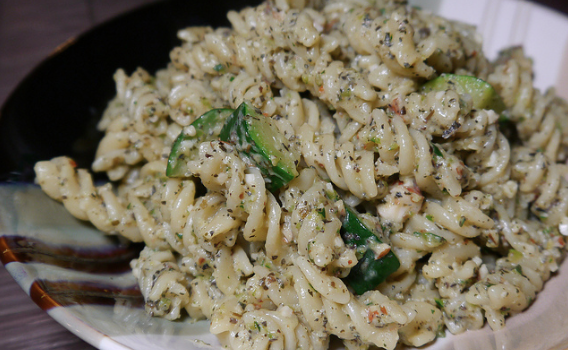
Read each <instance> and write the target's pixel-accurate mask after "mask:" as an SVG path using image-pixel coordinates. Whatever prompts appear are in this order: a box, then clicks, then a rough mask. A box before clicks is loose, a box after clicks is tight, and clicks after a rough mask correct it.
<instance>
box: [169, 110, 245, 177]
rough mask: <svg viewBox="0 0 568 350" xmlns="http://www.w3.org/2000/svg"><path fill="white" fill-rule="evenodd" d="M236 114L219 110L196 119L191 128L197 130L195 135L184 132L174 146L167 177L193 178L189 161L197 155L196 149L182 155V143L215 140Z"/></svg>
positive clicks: (231, 111) (193, 148)
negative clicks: (232, 115) (188, 164)
mask: <svg viewBox="0 0 568 350" xmlns="http://www.w3.org/2000/svg"><path fill="white" fill-rule="evenodd" d="M233 112H234V110H233V109H229V108H219V109H212V110H210V111H207V112H205V113H204V114H203V115H201V116H200V117H199V118H197V119H195V120H194V121H193V123H191V126H193V127H194V128H195V135H188V134H186V133H185V132H184V131H182V132H180V134H179V135H178V137H177V138H176V140H175V141H174V143H173V145H172V150H171V151H170V155H169V157H168V166H167V168H166V176H169V177H182V176H186V177H187V176H191V174H189V173H188V172H187V166H186V163H187V160H191V159H193V157H194V156H196V155H197V154H196V153H195V152H196V148H195V147H192V148H190V149H188V150H187V152H185V153H182V151H183V147H182V143H183V142H185V141H191V140H194V145H192V146H195V145H196V144H198V143H201V142H205V141H211V140H215V139H217V138H218V136H219V132H220V129H221V126H222V125H224V124H225V122H226V120H227V119H228V118H229V117H230V115H231V114H232V113H233Z"/></svg>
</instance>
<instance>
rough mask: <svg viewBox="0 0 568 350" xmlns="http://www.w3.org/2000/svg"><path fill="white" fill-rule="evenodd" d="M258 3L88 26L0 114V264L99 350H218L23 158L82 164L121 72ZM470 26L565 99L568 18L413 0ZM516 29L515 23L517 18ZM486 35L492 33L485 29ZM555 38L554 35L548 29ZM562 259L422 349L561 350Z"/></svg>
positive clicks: (130, 16)
mask: <svg viewBox="0 0 568 350" xmlns="http://www.w3.org/2000/svg"><path fill="white" fill-rule="evenodd" d="M256 3H258V1H221V0H217V1H206V2H189V1H186V0H170V1H163V2H158V3H154V4H151V5H148V6H145V7H142V8H140V9H137V10H135V11H132V12H130V13H127V14H125V15H122V16H120V17H117V18H115V19H113V20H111V21H108V22H106V23H104V24H102V25H100V26H97V27H95V28H93V29H92V30H90V31H89V32H87V33H85V34H83V35H81V36H79V37H78V38H76V39H73V40H71V41H69V42H68V43H66V45H64V46H62V47H60V48H58V49H57V51H55V52H54V53H53V54H52V55H50V56H49V57H48V58H47V59H46V60H45V61H43V62H42V63H41V64H40V65H39V66H38V67H37V68H36V69H35V70H34V71H33V72H32V73H31V74H29V75H28V76H27V77H26V78H25V79H24V80H23V81H22V82H21V84H19V85H18V87H17V88H16V89H15V90H14V92H13V93H12V94H11V96H10V97H9V98H8V100H7V101H6V103H5V105H4V106H3V107H2V109H1V110H0V155H1V157H2V159H1V161H0V252H1V255H0V257H1V259H2V262H3V264H4V266H5V267H6V269H7V270H8V271H9V273H10V274H11V275H12V276H13V277H14V279H15V280H16V281H17V282H18V284H19V285H20V286H21V287H22V288H23V290H24V291H26V293H28V294H29V296H30V298H31V299H32V300H33V301H34V302H35V303H36V304H37V305H38V306H39V307H41V308H42V309H43V310H45V311H46V312H47V313H48V314H49V315H50V316H52V317H53V318H54V319H55V320H57V321H58V322H59V323H61V324H62V325H64V326H65V327H66V328H68V329H69V330H70V331H71V332H73V333H75V334H76V335H77V336H79V337H81V338H82V339H84V340H85V341H87V342H89V343H90V344H92V345H93V346H95V347H98V348H100V349H202V348H209V349H211V348H212V349H217V348H220V347H219V343H218V341H217V339H216V337H215V336H213V335H212V334H210V333H209V323H208V322H207V321H199V322H193V321H192V320H190V319H187V318H185V319H182V320H180V321H177V322H170V321H167V320H164V319H160V318H152V317H150V316H148V315H147V314H146V313H145V312H144V310H143V299H142V297H141V295H140V291H139V289H138V285H137V282H136V280H135V278H134V277H133V276H132V274H131V272H130V267H129V262H130V260H131V259H133V258H134V257H136V256H137V254H138V252H139V251H140V249H141V246H140V245H137V244H128V243H127V242H125V241H123V240H120V239H119V238H117V237H111V236H104V235H102V234H100V233H99V232H98V231H97V230H96V229H95V228H93V227H92V226H91V225H89V224H86V223H84V222H80V221H78V220H77V219H75V218H73V217H72V216H71V215H70V214H69V213H67V211H66V210H65V209H64V208H63V206H62V205H60V204H59V203H56V202H55V201H53V200H51V199H50V198H48V197H47V196H46V195H45V194H43V192H41V190H40V188H39V187H38V186H37V185H35V184H34V183H33V179H34V174H33V165H34V164H35V162H36V161H38V160H45V159H50V158H52V157H55V156H59V155H63V154H65V155H69V156H71V157H73V158H74V159H75V160H76V161H77V163H78V166H79V167H87V168H88V167H90V164H91V162H92V160H93V157H94V152H95V149H96V145H97V142H98V140H99V139H100V137H101V136H102V135H101V134H100V133H98V132H96V131H95V125H96V122H97V121H98V119H99V118H100V116H101V114H102V111H103V110H104V108H105V107H106V104H107V102H108V100H109V99H110V98H111V97H112V96H113V95H114V93H115V91H114V82H113V80H112V75H113V73H114V72H115V70H116V69H117V68H119V67H121V68H124V69H125V70H126V71H129V72H130V71H133V70H134V69H136V68H137V67H139V66H140V67H143V68H145V69H147V70H149V71H151V72H154V71H156V70H157V69H158V68H161V67H164V66H165V65H166V63H167V62H168V59H169V52H170V50H171V49H172V48H173V47H174V46H176V45H177V44H178V43H179V41H178V39H177V37H176V32H177V30H179V29H181V28H183V27H186V26H189V25H213V26H219V25H227V24H228V22H227V21H226V17H225V13H226V12H227V11H228V10H229V9H235V8H240V7H242V6H244V5H246V4H256ZM412 3H414V5H419V6H422V7H425V8H427V9H430V10H432V11H434V12H435V13H439V14H441V15H443V16H446V17H449V18H453V19H457V20H462V21H466V22H469V23H472V24H475V25H477V26H478V28H479V29H480V31H481V32H482V34H484V35H485V37H487V38H489V39H488V40H487V41H486V42H485V43H484V46H485V49H486V52H487V53H488V55H489V56H490V57H495V56H496V54H497V52H498V49H499V48H502V47H506V46H511V45H518V44H522V45H524V46H525V51H526V52H527V53H528V55H529V56H531V57H533V59H534V62H535V71H536V72H537V76H536V85H537V87H539V88H541V89H545V88H547V87H548V86H555V87H556V89H557V91H558V93H559V94H560V95H561V96H564V97H568V79H565V78H566V77H568V69H567V68H566V67H565V65H564V64H563V62H566V61H567V59H566V55H567V54H568V53H567V52H566V51H567V50H566V47H568V46H567V45H566V44H567V43H568V19H567V18H566V17H564V16H563V15H560V14H558V13H556V12H554V11H551V10H548V9H546V8H544V7H541V6H538V5H535V4H533V3H528V2H523V1H513V0H503V1H499V2H494V1H490V0H485V1H479V2H472V1H466V0H459V1H458V0H437V1H431V0H427V1H413V2H412ZM521 24H522V25H521ZM489 33H495V34H494V35H489ZM551 33H552V34H554V36H552V35H551ZM567 289H568V262H566V261H565V262H564V263H563V264H562V266H561V267H560V270H559V272H558V273H557V274H555V275H554V276H553V277H552V279H551V280H550V281H549V282H548V283H547V284H546V286H545V288H544V290H543V291H542V292H541V293H540V294H539V295H538V297H537V300H536V301H535V303H534V304H533V305H532V306H531V307H530V308H529V309H528V310H526V311H525V312H523V313H522V314H519V315H516V316H514V317H511V318H509V319H508V322H507V326H506V328H504V329H503V330H500V331H496V332H493V331H491V330H490V329H489V327H488V326H486V327H485V328H483V329H481V330H477V331H470V332H467V333H465V334H461V335H458V336H453V335H448V336H447V337H446V338H442V339H438V340H437V341H436V342H435V343H433V344H432V345H430V346H428V347H426V349H428V350H450V349H460V350H462V349H466V350H467V349H472V350H473V349H527V350H528V349H531V350H534V349H542V350H547V349H563V348H566V347H568V332H567V331H568V321H566V320H565V317H564V315H565V314H566V313H567V312H568V297H567V295H566V293H565V292H564V291H565V290H567Z"/></svg>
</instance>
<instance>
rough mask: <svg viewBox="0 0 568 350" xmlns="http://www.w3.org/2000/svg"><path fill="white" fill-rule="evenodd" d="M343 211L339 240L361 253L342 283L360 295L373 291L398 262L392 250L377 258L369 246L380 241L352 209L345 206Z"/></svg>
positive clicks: (393, 269) (393, 270)
mask: <svg viewBox="0 0 568 350" xmlns="http://www.w3.org/2000/svg"><path fill="white" fill-rule="evenodd" d="M345 211H346V215H345V218H344V219H343V225H342V227H341V238H343V241H344V242H345V243H346V244H347V245H348V246H351V247H355V248H356V249H357V251H358V252H361V253H362V257H361V258H359V262H358V263H357V265H355V266H354V267H353V268H352V269H351V271H350V272H349V275H348V276H347V277H345V278H344V281H345V282H346V283H347V284H348V285H349V286H350V287H351V288H353V291H354V292H355V293H356V294H359V295H360V294H363V293H365V292H366V291H369V290H372V289H375V288H376V287H377V286H378V285H379V284H381V283H382V282H383V281H384V280H385V279H386V278H387V277H388V276H390V275H391V274H392V273H393V272H395V271H396V270H398V268H399V267H400V261H399V260H398V258H397V257H396V255H395V254H394V253H393V252H392V250H391V251H389V252H388V253H387V254H386V255H384V256H382V257H379V258H377V257H376V256H375V252H374V251H373V249H372V248H371V246H372V245H373V244H380V243H382V242H381V240H380V239H379V238H378V237H377V236H376V235H375V234H374V233H373V232H372V231H371V230H370V229H369V228H368V227H367V226H366V225H365V224H364V223H363V222H362V221H361V219H359V216H358V215H357V213H356V211H355V210H354V209H352V208H349V207H347V206H346V207H345Z"/></svg>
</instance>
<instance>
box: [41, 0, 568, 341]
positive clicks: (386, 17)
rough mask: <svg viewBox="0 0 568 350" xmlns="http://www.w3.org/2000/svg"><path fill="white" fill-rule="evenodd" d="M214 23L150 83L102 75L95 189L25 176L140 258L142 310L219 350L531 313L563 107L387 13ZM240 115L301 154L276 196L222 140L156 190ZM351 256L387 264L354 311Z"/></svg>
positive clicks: (563, 219) (559, 179) (559, 234)
mask: <svg viewBox="0 0 568 350" xmlns="http://www.w3.org/2000/svg"><path fill="white" fill-rule="evenodd" d="M228 18H229V20H230V22H231V24H232V28H219V29H212V28H208V27H194V28H187V29H184V30H181V31H180V32H179V38H180V39H181V40H182V44H181V45H180V46H179V47H176V48H174V49H173V50H172V52H171V63H170V64H169V65H168V66H167V68H165V69H163V70H160V71H158V72H157V73H156V75H155V76H151V75H150V74H149V73H148V72H146V71H144V70H143V69H138V70H136V71H135V72H134V73H132V74H131V75H127V74H126V73H125V72H124V71H123V70H118V72H117V73H116V74H115V77H114V78H115V81H116V88H117V95H116V97H115V98H114V99H113V100H112V101H111V102H110V103H109V105H108V108H107V110H106V111H105V113H104V115H103V118H102V120H101V121H100V123H99V129H100V130H102V131H104V132H105V136H104V138H103V139H102V140H101V143H100V145H99V148H98V151H97V153H96V157H95V160H94V162H93V165H92V168H93V170H94V171H99V172H106V173H107V174H108V177H109V179H110V180H112V181H113V182H112V183H109V184H104V185H101V186H95V185H94V184H93V180H92V178H91V175H90V174H89V173H88V172H87V171H86V170H84V169H76V167H75V164H74V162H73V160H71V159H69V158H66V157H58V158H54V159H52V160H50V161H43V162H39V163H37V165H36V167H35V170H36V175H37V181H38V183H39V184H40V185H41V187H42V188H43V190H44V191H45V192H46V193H47V194H48V195H49V196H51V197H52V198H54V199H56V200H59V201H61V202H63V204H64V205H65V207H66V208H67V209H68V210H69V211H70V212H71V213H72V214H73V215H74V216H76V217H77V218H79V219H81V220H88V221H90V222H92V223H93V225H95V226H96V227H97V228H98V229H100V230H101V231H104V232H105V233H108V234H120V235H122V236H124V237H126V238H128V239H129V240H132V241H135V242H144V243H145V245H146V247H145V248H144V250H143V251H142V252H141V254H140V257H139V258H138V259H136V260H134V261H133V262H132V264H131V265H132V269H133V273H134V275H135V276H136V277H137V278H138V280H139V284H140V289H141V292H142V294H143V296H144V298H145V301H146V309H147V311H148V312H149V313H150V314H152V315H153V316H156V317H165V318H167V319H170V320H175V319H177V318H179V317H180V316H181V315H183V314H185V313H187V314H188V315H189V316H190V317H191V318H194V319H200V318H208V319H210V320H211V332H212V333H214V334H216V335H218V336H219V339H220V340H221V341H222V342H223V343H224V344H225V345H226V346H228V347H229V348H232V349H247V350H248V349H259V350H260V349H287V350H288V349H289V350H294V349H327V348H328V346H329V342H330V336H335V337H337V338H340V339H342V340H343V342H344V344H345V347H346V348H347V349H351V350H354V349H367V348H368V347H369V346H371V345H375V346H378V347H382V348H385V349H394V348H395V346H397V344H399V343H403V344H407V345H412V346H421V345H424V344H428V343H430V342H432V341H433V340H434V339H435V338H436V337H438V336H441V335H442V334H443V333H444V330H445V329H447V330H449V331H450V332H452V333H455V334H457V333H461V332H464V331H466V330H470V329H479V328H481V327H482V326H483V325H484V323H485V319H486V320H487V322H488V323H489V325H490V326H491V327H492V328H493V329H500V328H502V327H504V326H505V317H506V316H509V315H512V314H515V313H518V312H521V311H522V310H524V309H526V308H527V307H528V306H529V305H530V304H531V302H532V301H533V300H534V299H535V297H537V293H538V292H539V291H540V290H541V289H542V288H543V286H544V282H545V281H546V280H547V279H549V278H550V276H551V274H552V273H554V272H555V271H556V270H557V269H558V265H559V263H560V261H561V260H562V258H563V257H564V252H565V243H566V238H565V236H566V235H568V218H567V213H568V182H567V180H566V178H565V174H566V173H567V170H568V168H567V167H566V165H565V163H566V156H567V150H568V141H567V140H568V125H567V123H568V117H567V113H568V105H567V104H566V102H564V101H563V100H561V99H559V98H558V97H556V96H555V94H554V91H553V90H549V91H547V92H545V93H541V92H539V91H538V90H536V89H535V88H533V85H532V68H531V64H530V59H528V58H526V57H525V56H524V54H523V51H522V49H521V48H518V47H517V48H511V49H509V50H506V51H503V52H502V53H501V55H500V57H499V58H498V59H497V60H496V61H495V62H489V61H488V60H487V59H486V58H485V57H484V55H483V53H482V51H481V43H480V40H479V37H478V35H477V33H476V32H475V31H474V30H473V28H471V27H469V26H467V25H465V24H461V23H456V22H452V21H448V20H446V19H443V18H440V17H437V16H434V15H432V14H429V13H427V12H424V11H421V10H420V9H417V8H411V7H408V6H405V5H403V4H400V3H398V2H397V1H388V0H383V1H376V2H373V5H372V6H370V5H369V4H368V3H367V2H366V1H358V0H328V1H303V0H299V1H296V0H274V1H268V2H265V3H263V4H261V5H260V6H258V7H250V8H245V9H243V10H241V11H238V12H237V11H231V12H230V13H229V14H228ZM444 73H451V74H452V75H446V76H444V75H443V74H444ZM472 76H473V77H477V78H480V79H483V80H476V79H473V80H472V78H471V77H472ZM443 77H446V78H447V77H450V78H448V79H450V80H451V79H453V80H451V84H449V85H444V83H443V79H445V78H443ZM426 82H430V83H429V85H430V86H434V88H433V89H425V88H424V87H423V84H425V83H426ZM464 89H465V90H464ZM482 93H484V94H486V95H483V96H481V94H482ZM480 96H481V97H480ZM484 96H485V97H484ZM487 96H489V97H487ZM480 99H481V100H480ZM243 102H245V104H247V103H248V104H250V105H251V108H252V107H255V108H258V109H259V111H260V112H259V113H260V114H259V115H260V116H261V118H267V119H266V120H270V122H269V123H270V127H273V128H275V129H274V130H276V133H277V134H279V135H281V136H279V137H281V139H279V140H283V141H284V142H283V143H282V146H283V147H284V148H285V149H286V152H284V153H290V154H298V155H299V157H300V158H299V161H298V160H296V162H292V163H291V164H293V165H294V166H295V167H296V169H292V171H291V172H290V173H291V174H293V177H295V178H294V179H292V180H291V181H289V180H286V182H287V181H289V182H288V183H286V184H285V185H284V186H283V187H281V188H278V189H273V188H272V187H270V186H269V187H267V186H268V185H272V186H275V184H274V182H273V181H274V179H271V178H269V175H270V174H269V173H270V171H267V170H266V169H264V168H263V166H264V165H261V164H264V163H258V159H257V158H255V156H254V155H253V156H250V157H249V156H245V155H246V154H249V153H246V152H249V151H250V148H251V147H252V146H255V144H254V142H253V143H252V144H250V143H249V144H245V145H244V146H243V145H239V144H237V143H235V142H233V141H232V139H231V140H225V139H222V137H221V139H220V138H219V137H216V138H213V139H207V140H206V141H204V142H200V143H198V144H196V145H194V146H195V149H194V153H193V158H187V159H185V158H183V159H182V160H183V162H184V166H185V167H186V168H187V173H185V174H184V175H183V176H167V175H166V168H167V166H168V157H170V154H173V151H172V148H173V145H174V142H176V138H178V135H179V134H180V133H187V134H188V135H195V134H196V132H197V131H196V128H195V126H194V124H192V123H193V122H194V121H195V120H196V119H197V118H198V117H199V116H201V115H202V114H204V113H205V112H208V111H210V110H212V109H214V108H231V109H236V108H237V107H239V106H242V105H241V104H242V103H243ZM235 113H236V112H235ZM235 113H233V114H235ZM219 129H220V127H219ZM247 132H248V131H247ZM239 135H240V134H239ZM237 136H238V135H237ZM239 147H240V148H239ZM247 147H248V148H247ZM274 147H280V146H279V145H275V146H274ZM271 157H273V158H270V159H269V163H272V166H275V167H279V166H280V165H279V164H280V163H279V161H281V160H282V159H278V158H274V156H271ZM180 159H181V158H180ZM269 166H270V164H269ZM267 174H268V175H267ZM284 175H286V174H284ZM202 187H205V189H202ZM270 189H272V190H270ZM349 208H351V209H349ZM353 208H354V209H353ZM350 210H354V211H355V212H357V213H358V214H357V220H358V221H357V222H360V223H361V225H363V226H365V227H366V228H367V229H369V230H370V231H372V233H373V237H372V239H371V238H366V239H367V240H366V241H365V242H366V243H365V244H364V245H363V246H361V245H357V244H355V245H354V244H353V243H352V242H353V241H356V240H358V239H360V237H359V236H357V235H355V236H353V235H352V236H349V235H347V236H346V234H345V231H346V230H348V229H347V228H346V226H347V224H346V221H347V220H348V219H346V218H347V217H348V216H349V215H350V214H349V213H350ZM353 215H355V214H353ZM367 252H369V254H370V256H371V258H370V260H371V262H370V263H373V261H379V260H381V259H383V258H384V259H387V258H385V257H387V256H390V257H392V258H391V259H395V260H396V263H397V265H396V266H395V269H394V270H393V271H391V272H389V273H388V275H389V276H388V277H386V280H385V281H383V282H382V283H380V284H378V285H370V286H368V288H365V291H364V293H359V294H357V293H355V290H357V289H356V288H355V286H354V285H353V284H352V283H353V282H352V280H349V278H348V277H349V276H350V274H352V273H353V271H355V269H357V268H358V267H359V266H361V263H362V262H363V261H364V260H365V259H369V258H366V257H367V255H366V254H367ZM382 261H387V260H382ZM391 266H392V265H391ZM395 270H396V271H395ZM183 310H185V311H183Z"/></svg>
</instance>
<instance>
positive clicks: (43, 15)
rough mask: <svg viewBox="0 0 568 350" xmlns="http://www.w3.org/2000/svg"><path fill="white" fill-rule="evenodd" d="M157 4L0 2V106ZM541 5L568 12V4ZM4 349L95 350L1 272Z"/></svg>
mask: <svg viewBox="0 0 568 350" xmlns="http://www.w3.org/2000/svg"><path fill="white" fill-rule="evenodd" d="M153 1H156V0H39V1H38V0H0V105H1V104H3V103H4V101H5V100H6V98H7V97H8V95H9V93H10V91H12V90H13V89H14V87H15V86H16V84H17V83H18V82H19V81H20V80H21V79H23V78H24V76H25V75H26V74H27V73H28V72H29V71H30V70H31V69H32V68H33V67H34V66H35V65H37V64H38V63H39V62H40V61H41V60H43V59H44V58H45V57H46V56H47V55H48V54H49V53H50V52H51V51H53V49H54V48H56V47H57V46H58V45H60V44H61V43H63V42H65V41H66V40H67V39H69V38H70V37H73V36H76V35H77V34H79V33H81V32H83V31H85V30H87V29H89V28H90V27H92V26H94V25H96V24H98V23H101V22H103V21H104V20H106V19H108V18H110V17H113V16H115V15H116V14H118V13H121V12H124V11H127V10H129V9H132V8H135V7H138V6H141V5H143V4H146V3H150V2H153ZM188 1H191V0H188ZM539 2H542V3H545V4H547V5H549V6H551V7H553V8H556V9H558V10H560V11H563V12H565V13H568V2H567V1H565V0H542V1H539ZM0 349H3V350H11V349H30V350H31V349H33V350H48V349H58V350H65V349H74V350H75V349H94V348H93V347H92V346H90V345H89V344H87V343H85V342H84V341H82V340H81V339H79V338H78V337H76V336H75V335H73V334H72V333H70V332H69V331H68V330H66V329H65V328H64V327H63V326H61V325H59V324H58V323H57V322H55V321H54V320H53V319H51V318H50V317H49V316H48V315H47V314H46V313H45V312H43V311H42V310H41V309H39V308H38V307H37V306H36V305H35V304H34V303H33V302H32V301H31V300H30V299H29V297H28V296H27V294H26V293H25V292H24V291H23V290H22V289H21V288H20V287H19V286H18V285H17V284H16V282H14V280H13V279H12V277H11V276H10V275H9V274H8V272H7V271H6V269H4V268H0Z"/></svg>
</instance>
